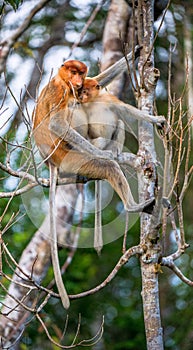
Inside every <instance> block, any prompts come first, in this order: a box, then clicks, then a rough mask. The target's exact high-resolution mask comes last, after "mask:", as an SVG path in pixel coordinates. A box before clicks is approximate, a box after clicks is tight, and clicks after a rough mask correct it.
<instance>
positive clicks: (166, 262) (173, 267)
mask: <svg viewBox="0 0 193 350" xmlns="http://www.w3.org/2000/svg"><path fill="white" fill-rule="evenodd" d="M161 265H163V266H166V267H169V268H170V269H171V270H172V271H173V272H174V273H175V274H176V276H178V277H179V278H180V279H181V281H182V282H184V283H186V284H188V285H189V286H190V287H193V281H191V280H190V279H189V278H187V277H186V276H184V274H183V273H182V271H181V270H180V269H179V268H178V267H177V266H176V265H175V264H174V262H173V260H172V259H171V258H170V257H166V258H162V261H161Z"/></svg>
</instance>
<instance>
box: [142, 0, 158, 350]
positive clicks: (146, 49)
mask: <svg viewBox="0 0 193 350" xmlns="http://www.w3.org/2000/svg"><path fill="white" fill-rule="evenodd" d="M153 8H154V1H153V0H147V1H145V0H140V1H138V33H139V43H143V49H142V52H141V56H140V60H139V72H140V79H141V82H140V98H139V100H138V102H139V107H140V108H141V109H142V110H144V111H145V112H148V113H150V114H152V113H153V103H154V96H155V87H156V82H157V79H158V77H159V72H158V71H157V70H156V69H155V68H154V55H153V49H152V45H153V22H154V14H153ZM138 132H139V134H138V136H139V151H138V155H139V156H140V157H141V168H139V172H138V183H139V185H138V186H139V198H140V200H141V201H142V200H144V199H148V198H150V197H152V196H154V195H155V193H156V192H157V170H156V153H155V146H154V131H153V127H152V125H150V124H149V123H147V122H144V121H141V122H139V129H138ZM153 214H154V215H148V214H142V215H141V244H143V245H144V246H145V247H146V251H145V253H144V254H143V255H142V257H141V274H142V299H143V310H144V321H145V331H146V339H147V349H148V350H150V349H151V350H158V349H159V350H161V349H163V336H162V328H161V319H160V308H159V286H158V273H157V272H158V271H156V268H155V266H156V265H157V264H159V258H160V247H159V243H158V242H159V232H158V227H159V207H156V208H155V211H154V213H153Z"/></svg>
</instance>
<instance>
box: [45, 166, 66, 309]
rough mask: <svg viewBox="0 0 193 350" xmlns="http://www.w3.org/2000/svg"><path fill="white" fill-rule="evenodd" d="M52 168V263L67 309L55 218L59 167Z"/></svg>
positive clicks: (50, 201) (59, 290) (50, 199)
mask: <svg viewBox="0 0 193 350" xmlns="http://www.w3.org/2000/svg"><path fill="white" fill-rule="evenodd" d="M49 169H50V195H49V204H50V238H51V242H50V243H51V244H50V248H51V257H52V265H53V270H54V277H55V281H56V285H57V288H58V292H59V295H60V297H61V301H62V304H63V306H64V308H65V309H68V308H69V306H70V301H69V298H68V294H67V292H66V289H65V287H64V283H63V280H62V276H61V271H60V264H59V258H58V246H57V233H56V219H55V214H56V210H55V193H56V181H57V172H58V171H57V167H56V166H54V165H52V164H49Z"/></svg>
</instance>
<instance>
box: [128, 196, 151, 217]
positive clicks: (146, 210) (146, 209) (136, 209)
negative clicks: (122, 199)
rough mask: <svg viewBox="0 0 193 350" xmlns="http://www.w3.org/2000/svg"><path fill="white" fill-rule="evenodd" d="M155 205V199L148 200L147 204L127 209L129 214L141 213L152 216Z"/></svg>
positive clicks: (143, 203)
mask: <svg viewBox="0 0 193 350" xmlns="http://www.w3.org/2000/svg"><path fill="white" fill-rule="evenodd" d="M154 205H155V198H154V197H153V198H150V199H148V200H146V201H145V202H142V203H139V204H136V205H132V207H130V208H127V211H128V212H129V213H139V212H144V213H147V214H152V211H153V208H154Z"/></svg>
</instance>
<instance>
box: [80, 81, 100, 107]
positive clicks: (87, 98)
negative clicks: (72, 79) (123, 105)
mask: <svg viewBox="0 0 193 350" xmlns="http://www.w3.org/2000/svg"><path fill="white" fill-rule="evenodd" d="M100 89H101V87H100V85H99V83H98V81H97V80H95V79H92V78H86V79H85V80H84V83H83V86H82V88H81V89H80V90H79V91H78V100H79V101H80V102H81V103H86V102H91V101H93V100H94V99H95V98H96V97H98V96H99V92H100Z"/></svg>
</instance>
